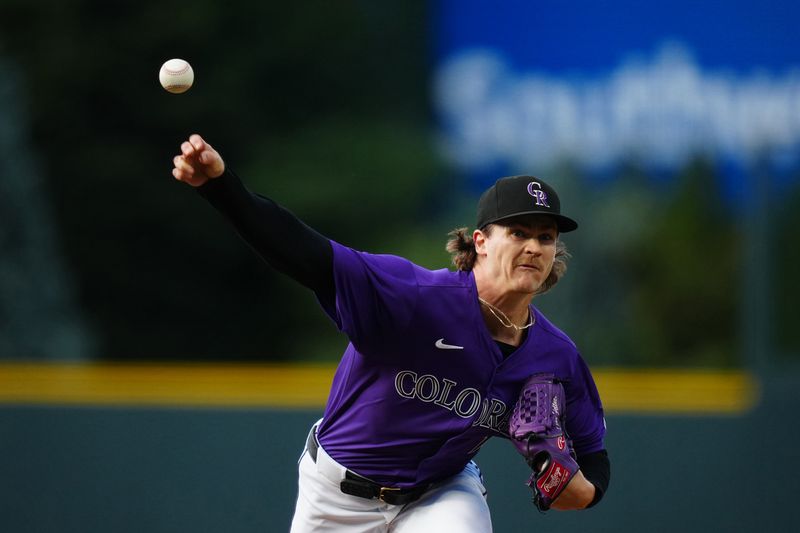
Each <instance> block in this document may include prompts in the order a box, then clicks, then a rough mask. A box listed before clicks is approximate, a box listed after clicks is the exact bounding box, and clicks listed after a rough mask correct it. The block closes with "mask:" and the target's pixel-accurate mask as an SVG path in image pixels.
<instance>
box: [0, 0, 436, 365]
mask: <svg viewBox="0 0 800 533" xmlns="http://www.w3.org/2000/svg"><path fill="white" fill-rule="evenodd" d="M425 9H426V5H425V3H424V2H420V1H416V2H414V1H412V2H408V1H402V2H401V1H390V2H381V3H374V2H367V1H353V0H351V1H342V2H335V3H334V2H323V1H301V2H291V3H289V2H249V1H237V0H233V1H230V2H224V3H222V2H215V1H210V0H198V1H196V2H190V3H187V2H176V1H172V0H167V1H160V2H145V3H142V2H132V1H122V2H111V3H109V2H103V1H98V0H76V1H73V2H56V1H43V2H34V3H31V2H24V1H19V0H4V2H3V3H2V5H1V6H0V54H2V55H3V56H5V57H7V58H10V59H11V61H13V62H14V63H15V65H16V67H17V68H18V69H19V70H20V71H21V72H22V74H23V76H24V80H25V81H24V83H23V86H24V88H25V91H26V94H27V102H26V104H27V107H28V109H27V111H28V112H27V115H28V116H29V117H30V121H31V124H30V132H31V133H30V137H31V138H30V139H29V141H30V142H31V143H32V144H34V145H36V146H37V147H39V152H40V153H42V154H44V158H43V161H42V167H43V169H44V174H45V175H46V179H47V186H46V188H47V191H48V193H49V200H50V201H51V202H52V204H53V206H54V208H55V211H56V216H57V219H58V225H57V232H58V234H59V238H60V243H61V246H62V247H63V253H64V255H65V256H66V257H67V258H68V261H69V262H70V264H71V265H72V267H73V270H74V272H75V273H76V274H77V276H78V288H77V292H78V294H79V298H80V301H81V303H82V305H83V307H84V308H85V309H86V310H87V312H88V314H89V318H90V320H91V322H92V324H93V327H94V329H95V331H96V333H97V334H98V335H99V337H100V339H101V346H100V350H99V352H100V353H101V354H102V356H103V357H107V358H112V359H124V358H161V357H170V358H186V359H203V358H232V359H262V358H277V359H279V358H285V357H298V356H302V357H314V356H316V355H317V354H318V353H319V354H323V353H324V354H326V355H327V356H329V357H334V356H335V355H336V353H335V352H336V350H331V342H334V343H335V342H339V343H341V342H342V340H341V338H340V337H338V336H337V335H336V332H335V331H334V328H333V326H332V325H331V324H329V322H328V320H327V319H326V318H325V317H324V316H323V315H322V313H321V312H320V311H319V310H318V309H317V306H316V305H315V304H314V300H313V295H311V294H309V293H307V291H305V290H303V289H302V288H298V287H296V286H294V285H293V284H292V283H291V282H289V281H287V280H284V279H283V278H282V277H280V276H278V275H277V274H275V273H273V272H272V271H271V270H270V269H268V268H267V267H265V266H264V265H262V264H261V263H260V261H259V260H258V259H257V258H255V257H253V255H252V253H251V252H250V250H249V249H248V248H247V247H246V246H245V245H244V244H243V243H241V242H240V241H239V240H238V239H236V238H234V237H233V236H232V231H231V230H230V229H229V228H228V227H227V226H226V225H225V224H224V223H223V222H222V221H221V220H220V218H219V217H217V216H216V215H215V214H214V213H213V212H212V211H211V210H210V208H209V207H208V206H206V205H205V204H204V202H203V201H202V200H201V199H200V198H199V196H196V195H195V194H194V193H193V192H192V191H191V190H189V189H188V188H186V187H185V186H182V185H180V184H177V183H176V182H174V180H172V179H171V176H170V169H171V160H172V156H173V155H174V154H175V153H177V151H178V147H179V144H180V142H181V141H182V140H184V139H185V138H186V137H187V136H188V135H189V134H190V133H192V132H200V133H202V134H204V135H205V136H206V137H207V138H208V139H209V140H210V141H211V142H212V143H214V144H215V146H217V147H218V148H219V149H220V151H221V152H222V153H223V155H224V157H225V158H226V160H227V161H228V163H229V164H230V165H231V166H232V167H233V168H235V169H237V170H238V171H239V173H240V174H241V175H242V177H243V178H244V179H245V181H246V182H247V183H248V184H249V185H250V186H251V187H252V188H253V189H256V190H259V191H263V192H265V193H267V194H274V195H275V196H276V198H278V199H279V200H280V201H281V202H282V203H284V204H285V205H287V206H288V207H289V208H290V209H293V210H295V211H296V212H297V213H298V214H300V215H302V216H304V217H306V218H307V220H309V222H311V223H312V225H317V226H320V229H321V230H322V231H324V232H326V233H328V234H330V235H332V236H342V237H343V238H345V237H347V241H348V243H350V244H353V245H365V246H366V245H369V244H374V243H376V242H380V241H383V240H385V239H386V238H387V236H392V235H394V234H396V233H402V232H404V231H406V230H405V229H404V228H406V227H409V228H412V227H414V226H415V225H416V224H418V222H419V215H420V208H415V207H414V206H420V205H421V202H422V201H423V200H422V199H423V198H426V195H427V194H429V193H430V191H431V190H432V189H434V188H436V187H437V186H438V185H437V180H439V178H437V176H439V169H438V166H437V163H436V159H435V157H434V155H433V151H432V147H431V143H430V142H429V139H428V137H429V135H430V133H429V129H430V128H429V116H428V115H429V110H428V108H427V94H426V91H427V85H428V84H427V82H426V79H425V76H426V66H427V65H426V58H427V53H426V49H425V47H426V39H425V32H426V28H425V21H426V16H425ZM171 57H182V58H185V59H187V60H189V61H190V62H191V63H192V65H193V67H194V69H195V72H196V80H195V86H194V87H193V88H192V90H191V91H189V92H188V93H186V94H184V95H180V96H175V95H171V94H168V93H166V92H165V91H164V90H163V89H162V88H161V87H160V86H159V85H158V82H157V73H158V69H159V67H160V65H161V63H162V62H163V61H165V60H166V59H169V58H171ZM356 208H357V210H356ZM411 233H413V231H412V232H411ZM403 239H405V237H404V238H403ZM332 339H335V340H332Z"/></svg>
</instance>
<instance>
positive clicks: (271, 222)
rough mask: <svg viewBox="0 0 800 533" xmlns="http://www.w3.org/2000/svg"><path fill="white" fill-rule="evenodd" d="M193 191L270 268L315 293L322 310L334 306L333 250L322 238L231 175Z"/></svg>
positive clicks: (226, 174) (228, 171) (228, 174)
mask: <svg viewBox="0 0 800 533" xmlns="http://www.w3.org/2000/svg"><path fill="white" fill-rule="evenodd" d="M197 192H198V193H199V194H200V195H201V196H202V197H203V198H205V199H206V200H207V201H208V202H209V203H210V204H211V205H212V206H213V207H214V208H215V209H217V210H218V211H219V212H220V213H222V215H223V216H224V217H225V218H226V219H227V220H228V221H229V222H230V223H231V224H232V225H233V226H234V228H236V231H237V232H238V233H239V235H240V236H241V237H242V238H243V239H244V240H245V242H247V244H249V245H250V247H251V248H253V250H254V251H255V252H256V253H257V254H258V255H259V256H260V257H261V258H262V259H263V260H264V261H266V262H267V263H269V265H270V266H272V267H273V268H275V269H276V270H278V271H279V272H282V273H283V274H286V275H287V276H289V277H291V278H292V279H294V280H295V281H297V282H298V283H300V284H302V285H304V286H305V287H308V288H309V289H311V290H312V291H314V292H315V293H316V294H317V297H318V298H319V299H320V301H321V303H322V304H323V305H325V306H332V305H333V304H334V302H335V284H334V280H333V248H332V247H331V243H330V241H329V240H328V239H327V238H325V237H324V236H322V235H321V234H319V233H317V232H316V231H315V230H313V229H311V228H310V227H308V226H307V225H305V224H304V223H303V222H302V221H300V219H298V218H297V217H296V216H294V215H293V214H292V213H290V212H289V211H288V210H286V209H284V208H283V207H281V206H280V205H278V204H277V203H275V202H274V201H272V200H270V199H269V198H266V197H264V196H261V195H258V194H254V193H252V192H250V191H249V190H247V188H246V187H245V186H244V184H242V182H241V180H239V178H238V177H237V176H236V175H235V174H234V173H233V172H231V171H230V170H227V169H226V170H225V173H224V174H223V175H222V176H220V177H218V178H215V179H212V180H208V181H207V182H206V183H205V184H203V185H202V186H201V187H198V188H197Z"/></svg>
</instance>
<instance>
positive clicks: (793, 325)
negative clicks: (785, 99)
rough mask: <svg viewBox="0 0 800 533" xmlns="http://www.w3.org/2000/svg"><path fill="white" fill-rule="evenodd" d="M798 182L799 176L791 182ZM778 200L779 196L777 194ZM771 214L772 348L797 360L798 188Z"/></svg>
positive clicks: (799, 350) (799, 356) (799, 282)
mask: <svg viewBox="0 0 800 533" xmlns="http://www.w3.org/2000/svg"><path fill="white" fill-rule="evenodd" d="M791 182H792V183H795V184H796V183H800V175H795V176H794V177H793V179H791ZM777 196H778V197H780V196H781V195H780V194H778V195H777ZM782 200H783V201H782V202H776V204H777V208H776V210H775V212H774V213H773V214H772V220H771V232H774V241H773V243H772V244H773V245H772V249H771V250H770V256H771V261H770V262H769V264H770V265H771V267H772V268H771V269H770V270H771V271H772V272H771V274H773V275H771V276H770V277H771V292H772V293H773V294H774V305H775V308H774V310H773V313H772V317H773V318H774V321H773V323H772V327H773V331H771V334H772V335H773V336H774V344H775V345H774V346H773V349H775V350H776V352H777V353H778V354H779V356H780V357H781V358H782V359H784V360H787V359H788V360H793V361H795V362H797V361H800V328H798V327H797V320H798V311H797V308H798V302H800V276H798V275H797V266H798V265H800V229H798V228H800V187H794V188H793V189H790V190H789V191H788V192H787V193H786V194H785V197H784V198H782Z"/></svg>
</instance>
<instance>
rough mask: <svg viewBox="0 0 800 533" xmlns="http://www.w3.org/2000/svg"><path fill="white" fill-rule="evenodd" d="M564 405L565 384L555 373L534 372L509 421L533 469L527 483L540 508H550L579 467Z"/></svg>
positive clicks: (514, 437) (541, 509)
mask: <svg viewBox="0 0 800 533" xmlns="http://www.w3.org/2000/svg"><path fill="white" fill-rule="evenodd" d="M564 404H565V400H564V387H563V386H562V385H561V383H560V382H559V381H558V380H556V379H555V377H554V376H553V375H552V374H534V375H533V376H531V377H530V378H528V380H527V381H526V382H525V384H524V385H523V386H522V392H520V395H519V399H518V400H517V403H516V405H515V406H514V410H513V411H512V413H511V419H510V420H509V435H510V437H511V442H512V443H514V446H515V447H516V448H517V451H519V453H520V454H522V456H523V457H524V458H525V461H526V462H527V463H528V465H529V466H530V467H531V469H533V474H532V475H531V477H530V479H528V483H527V485H528V486H529V487H530V488H531V490H533V503H534V504H535V505H536V507H537V508H538V509H539V510H540V511H546V510H548V509H549V508H550V505H551V504H552V503H553V501H554V500H555V499H556V498H558V496H559V495H560V494H561V492H562V491H563V490H564V489H565V488H566V487H567V485H568V484H569V482H570V481H572V478H573V476H574V475H575V474H576V473H577V472H578V470H579V467H578V463H577V462H576V461H575V452H574V451H573V450H572V444H571V443H570V441H569V438H568V436H567V433H566V431H565V430H564Z"/></svg>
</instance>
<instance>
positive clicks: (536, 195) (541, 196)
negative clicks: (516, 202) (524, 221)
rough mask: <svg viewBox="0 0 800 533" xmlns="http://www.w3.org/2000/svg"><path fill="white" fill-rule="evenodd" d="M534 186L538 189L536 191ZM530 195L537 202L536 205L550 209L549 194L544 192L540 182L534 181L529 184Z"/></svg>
mask: <svg viewBox="0 0 800 533" xmlns="http://www.w3.org/2000/svg"><path fill="white" fill-rule="evenodd" d="M534 185H535V186H536V187H538V188H537V189H534V188H533V187H534ZM528 194H530V195H531V196H533V199H534V200H536V205H537V206H539V207H550V205H549V204H548V203H547V193H546V192H544V191H543V190H542V184H541V183H539V182H538V181H532V182H530V183H529V184H528Z"/></svg>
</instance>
